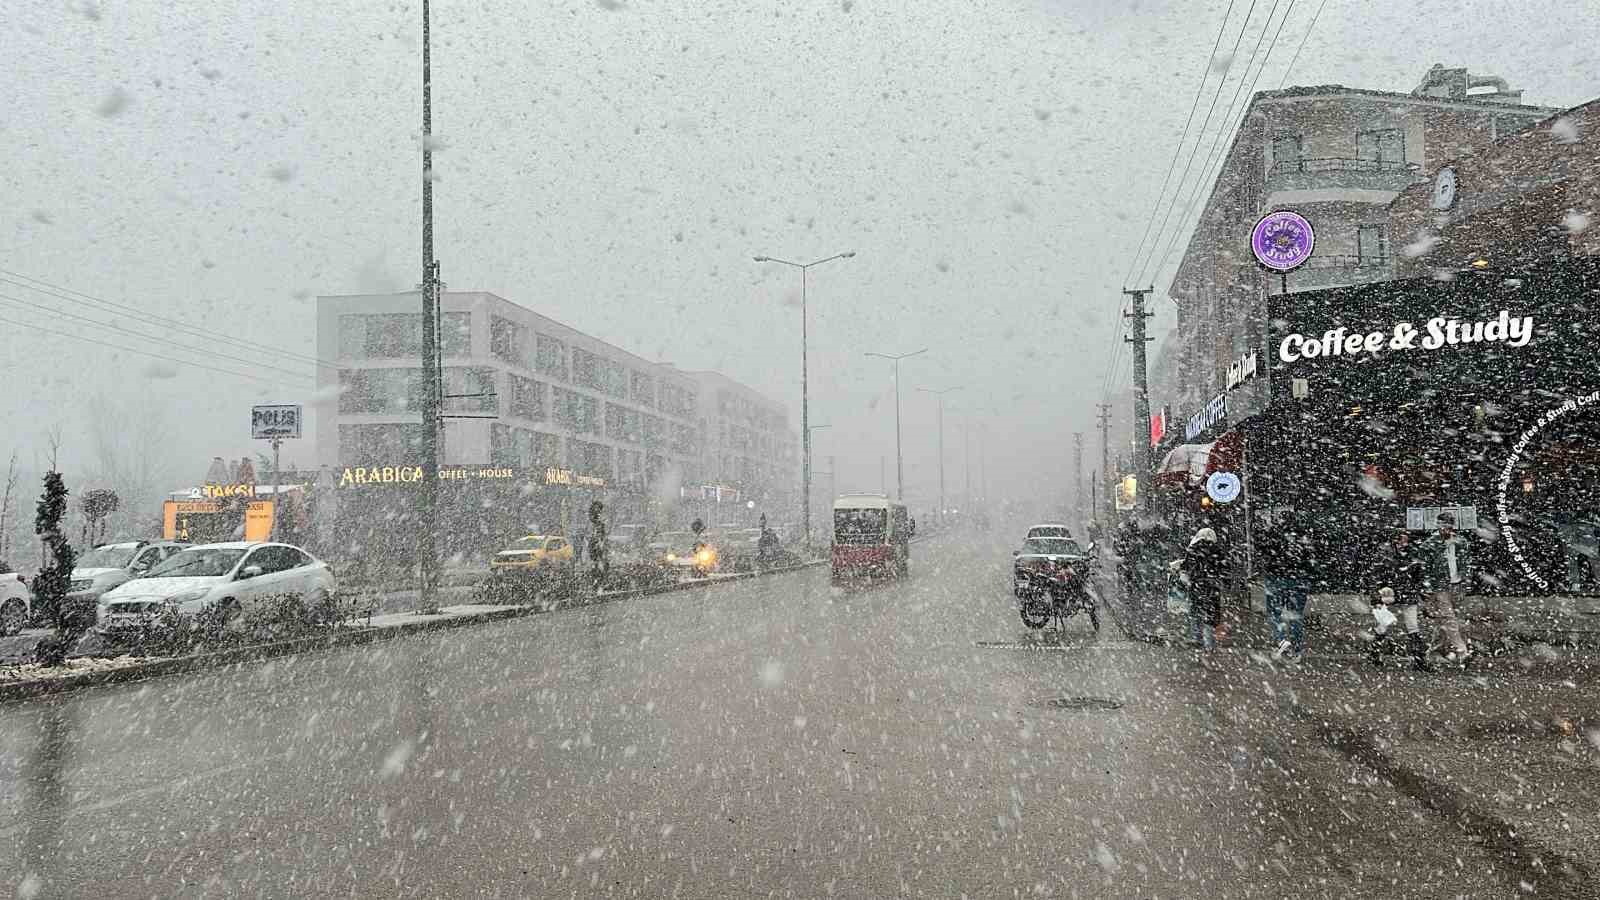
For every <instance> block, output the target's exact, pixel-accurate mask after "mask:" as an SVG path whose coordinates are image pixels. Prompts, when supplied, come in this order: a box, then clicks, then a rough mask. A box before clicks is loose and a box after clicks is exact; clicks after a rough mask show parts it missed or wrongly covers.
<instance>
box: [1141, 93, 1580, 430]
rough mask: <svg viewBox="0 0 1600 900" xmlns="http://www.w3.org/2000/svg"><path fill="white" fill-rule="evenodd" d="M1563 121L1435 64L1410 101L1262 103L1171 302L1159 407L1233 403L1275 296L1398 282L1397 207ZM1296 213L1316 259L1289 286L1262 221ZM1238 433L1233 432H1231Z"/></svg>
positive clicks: (1227, 165) (1272, 99)
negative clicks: (1437, 178)
mask: <svg viewBox="0 0 1600 900" xmlns="http://www.w3.org/2000/svg"><path fill="white" fill-rule="evenodd" d="M1552 112H1554V110H1552V109H1547V108H1545V107H1538V106H1528V105H1525V104H1523V103H1522V95H1521V92H1520V91H1513V90H1510V89H1509V87H1508V86H1507V84H1506V82H1505V80H1504V79H1501V78H1497V77H1477V76H1472V75H1470V74H1469V73H1468V72H1467V70H1466V69H1446V68H1444V67H1443V66H1434V67H1433V69H1431V70H1430V71H1429V72H1428V73H1427V76H1426V77H1425V79H1424V80H1423V82H1422V84H1420V85H1419V86H1418V87H1417V88H1416V89H1415V90H1413V91H1411V92H1410V93H1395V92H1389V91H1376V90H1365V89H1358V88H1348V87H1344V86H1342V85H1322V86H1315V87H1291V88H1287V89H1284V90H1278V91H1263V92H1260V93H1258V94H1256V95H1255V96H1254V97H1253V98H1252V100H1251V102H1250V106H1249V107H1248V109H1247V110H1246V112H1245V114H1244V120H1243V122H1242V124H1241V125H1240V127H1239V128H1238V130H1237V132H1236V133H1235V135H1234V138H1233V142H1232V144H1231V146H1230V147H1229V149H1228V153H1227V155H1226V157H1225V158H1224V160H1223V163H1222V165H1221V168H1220V170H1219V173H1218V176H1217V179H1216V182H1215V183H1214V185H1213V186H1212V189H1211V192H1210V195H1209V197H1208V199H1207V201H1206V204H1205V207H1204V209H1203V211H1202V212H1201V214H1200V218H1199V220H1198V222H1197V223H1196V227H1195V230H1194V232H1193V234H1192V236H1191V237H1190V239H1189V242H1188V245H1187V247H1186V248H1185V250H1184V254H1183V258H1182V262H1181V263H1180V265H1179V267H1178V270H1177V274H1176V276H1175V277H1174V279H1173V281H1172V284H1171V287H1170V289H1169V293H1170V295H1171V296H1172V298H1173V300H1174V301H1175V302H1176V303H1177V306H1178V322H1177V325H1176V327H1175V329H1174V331H1173V333H1172V334H1171V335H1169V336H1168V337H1167V339H1166V340H1165V341H1164V342H1163V344H1162V345H1161V348H1160V353H1161V354H1162V355H1163V357H1166V358H1163V359H1161V360H1160V361H1159V362H1158V363H1157V365H1156V366H1154V367H1153V369H1152V371H1153V373H1154V374H1156V375H1158V376H1160V377H1159V380H1153V381H1152V390H1153V392H1154V394H1155V396H1154V397H1153V398H1152V399H1153V406H1156V407H1158V408H1159V406H1160V405H1161V404H1162V403H1166V404H1170V405H1171V406H1172V407H1173V409H1174V410H1175V411H1176V412H1177V413H1178V418H1179V419H1180V420H1182V419H1184V418H1186V417H1188V416H1189V415H1191V414H1192V413H1195V412H1198V411H1199V410H1200V409H1201V408H1202V407H1204V406H1205V405H1206V404H1207V403H1208V402H1209V401H1211V400H1212V399H1214V398H1215V396H1216V395H1219V394H1220V393H1223V392H1226V391H1227V390H1228V389H1229V387H1228V374H1227V373H1228V369H1229V366H1230V365H1232V364H1233V363H1235V362H1237V361H1239V360H1241V359H1243V358H1245V357H1247V356H1248V355H1249V353H1250V352H1251V351H1252V350H1255V349H1258V348H1259V347H1260V346H1261V342H1262V340H1263V337H1264V334H1265V329H1266V322H1265V320H1264V310H1265V308H1266V307H1265V298H1266V296H1267V295H1270V294H1276V293H1278V292H1280V291H1281V290H1284V289H1285V288H1286V289H1287V290H1288V291H1290V292H1291V293H1292V292H1295V291H1304V290H1314V289H1320V288H1327V287H1337V286H1345V285H1353V284H1364V283H1369V282H1374V281H1381V280H1386V279H1389V278H1392V277H1394V274H1395V263H1394V257H1395V249H1396V248H1404V247H1406V246H1407V245H1409V244H1412V243H1414V242H1415V240H1416V236H1415V235H1412V234H1397V233H1395V229H1394V228H1393V227H1392V226H1391V223H1390V221H1389V204H1390V203H1391V201H1393V200H1394V199H1395V197H1396V196H1397V195H1398V194H1399V193H1400V192H1402V191H1404V190H1406V189H1407V188H1408V187H1410V186H1411V185H1412V184H1413V183H1415V182H1417V181H1418V180H1420V179H1421V178H1422V177H1423V174H1424V173H1426V172H1428V171H1429V170H1431V169H1433V168H1435V167H1437V166H1438V165H1439V164H1440V163H1441V162H1442V161H1443V160H1446V159H1451V158H1454V157H1458V156H1462V155H1464V154H1468V153H1471V152H1473V151H1475V150H1477V149H1480V148H1482V147H1486V146H1488V145H1489V144H1491V143H1492V142H1494V141H1495V140H1496V139H1497V138H1499V137H1502V136H1504V135H1507V134H1510V133H1513V132H1516V131H1520V130H1522V129H1524V128H1526V127H1527V126H1528V125H1529V124H1531V123H1533V122H1535V121H1538V120H1539V119H1542V118H1544V117H1546V116H1548V115H1550V114H1551V113H1552ZM1281 209H1292V210H1294V211H1295V212H1298V213H1299V214H1301V215H1302V216H1305V217H1306V219H1308V220H1309V221H1310V222H1311V223H1312V226H1313V228H1314V229H1315V231H1316V250H1315V253H1314V255H1313V256H1312V257H1311V259H1310V260H1309V261H1308V262H1307V263H1306V264H1305V265H1304V266H1302V267H1301V268H1299V269H1297V270H1295V271H1293V272H1291V273H1289V274H1288V275H1287V276H1286V277H1283V278H1279V277H1278V276H1276V275H1272V276H1268V275H1267V274H1266V273H1265V271H1264V270H1262V269H1261V268H1260V267H1258V266H1257V265H1256V262H1255V260H1254V258H1253V256H1252V254H1251V251H1250V244H1249V234H1250V230H1251V227H1252V226H1253V225H1254V223H1255V222H1256V220H1257V219H1258V218H1259V217H1260V216H1262V215H1264V214H1266V213H1267V212H1271V211H1274V210H1281ZM1218 424H1221V425H1223V426H1224V427H1225V424H1226V422H1225V421H1224V422H1222V423H1218Z"/></svg>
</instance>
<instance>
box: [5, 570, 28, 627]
mask: <svg viewBox="0 0 1600 900" xmlns="http://www.w3.org/2000/svg"><path fill="white" fill-rule="evenodd" d="M32 608H33V592H31V591H29V590H28V585H27V584H26V583H25V582H23V580H22V576H21V575H18V574H17V573H15V572H7V573H5V574H4V575H0V637H10V636H11V635H13V634H16V633H17V632H19V631H21V630H22V629H23V627H24V626H26V625H27V624H28V615H29V612H30V610H31V609H32Z"/></svg>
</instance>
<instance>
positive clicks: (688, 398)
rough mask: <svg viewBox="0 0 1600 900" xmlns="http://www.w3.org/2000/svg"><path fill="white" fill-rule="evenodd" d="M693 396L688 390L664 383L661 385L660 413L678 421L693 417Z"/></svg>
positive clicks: (680, 386)
mask: <svg viewBox="0 0 1600 900" xmlns="http://www.w3.org/2000/svg"><path fill="white" fill-rule="evenodd" d="M694 405H695V395H694V392H693V391H691V390H689V389H688V388H686V387H684V386H682V385H678V384H673V383H671V382H665V383H663V384H662V385H661V411H662V412H665V413H667V414H668V415H672V416H677V417H678V418H680V419H690V418H693V417H694Z"/></svg>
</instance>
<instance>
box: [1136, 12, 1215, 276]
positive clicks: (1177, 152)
mask: <svg viewBox="0 0 1600 900" xmlns="http://www.w3.org/2000/svg"><path fill="white" fill-rule="evenodd" d="M1233 4H1234V0H1228V9H1227V11H1226V12H1224V13H1223V14H1222V21H1221V22H1220V23H1219V24H1218V25H1217V38H1216V40H1215V41H1213V42H1212V43H1211V54H1210V55H1209V56H1207V57H1206V60H1205V63H1204V64H1203V65H1201V66H1200V83H1199V84H1197V85H1195V86H1194V101H1193V102H1191V103H1190V104H1189V118H1187V119H1185V120H1184V122H1183V134H1182V135H1180V136H1179V137H1178V143H1177V146H1175V147H1173V148H1172V161H1171V162H1169V163H1167V174H1166V177H1164V178H1162V179H1161V188H1160V190H1158V191H1156V197H1155V202H1153V203H1151V204H1150V218H1148V219H1146V220H1145V223H1144V234H1142V235H1140V236H1139V246H1138V247H1136V248H1135V249H1134V251H1133V257H1132V258H1131V259H1129V260H1128V271H1127V273H1126V274H1124V275H1123V276H1122V284H1123V286H1124V287H1126V286H1127V285H1128V279H1130V278H1132V277H1133V267H1134V265H1135V264H1136V263H1138V261H1139V256H1140V255H1141V254H1143V253H1144V244H1145V241H1146V240H1148V239H1149V237H1150V226H1151V225H1154V224H1155V223H1156V213H1157V212H1159V211H1160V210H1161V198H1162V197H1163V196H1164V195H1165V194H1166V193H1167V185H1168V184H1169V183H1170V182H1171V181H1172V173H1173V171H1174V170H1175V169H1177V168H1178V157H1179V156H1181V155H1182V154H1183V145H1184V144H1185V143H1186V142H1187V141H1188V140H1189V126H1190V125H1192V124H1193V123H1194V111H1195V110H1197V109H1199V108H1200V95H1201V94H1203V93H1205V89H1206V79H1207V78H1208V77H1209V73H1210V71H1211V63H1212V60H1215V59H1216V58H1217V48H1218V47H1220V46H1222V34H1223V32H1224V31H1226V30H1227V29H1228V18H1229V17H1230V16H1232V15H1233ZM1195 140H1196V141H1197V142H1198V141H1199V140H1200V138H1199V136H1198V135H1197V136H1196V137H1195Z"/></svg>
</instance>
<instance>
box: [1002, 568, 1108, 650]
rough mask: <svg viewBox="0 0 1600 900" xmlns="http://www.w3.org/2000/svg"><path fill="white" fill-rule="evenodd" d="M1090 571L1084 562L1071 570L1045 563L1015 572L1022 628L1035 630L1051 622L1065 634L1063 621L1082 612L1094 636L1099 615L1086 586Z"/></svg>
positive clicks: (1097, 626) (1096, 605) (1093, 599)
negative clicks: (1086, 617) (1087, 617)
mask: <svg viewBox="0 0 1600 900" xmlns="http://www.w3.org/2000/svg"><path fill="white" fill-rule="evenodd" d="M1092 568H1093V566H1092V564H1091V563H1089V562H1088V561H1083V562H1080V563H1077V564H1076V567H1075V566H1074V564H1073V563H1069V562H1067V561H1065V560H1047V561H1045V562H1044V564H1043V565H1041V566H1038V567H1034V568H1027V569H1022V570H1019V571H1018V573H1017V584H1016V587H1015V593H1016V595H1017V600H1018V603H1019V608H1020V612H1021V614H1022V624H1024V625H1026V626H1028V627H1029V628H1035V629H1037V628H1043V627H1045V626H1046V625H1048V624H1050V620H1051V619H1055V620H1056V623H1057V625H1056V627H1057V628H1058V630H1061V631H1065V630H1066V628H1067V620H1068V619H1070V618H1071V617H1072V616H1074V615H1076V614H1078V613H1079V612H1084V613H1088V614H1089V625H1090V626H1091V627H1092V628H1093V629H1094V630H1095V633H1096V634H1098V633H1099V632H1100V611H1099V607H1098V604H1097V603H1096V602H1095V598H1094V594H1093V593H1091V592H1090V590H1089V582H1088V578H1089V575H1090V570H1091V569H1092ZM1079 569H1082V570H1083V571H1081V572H1080V571H1079Z"/></svg>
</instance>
